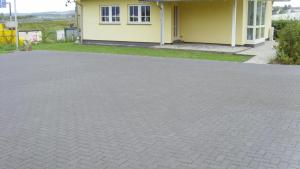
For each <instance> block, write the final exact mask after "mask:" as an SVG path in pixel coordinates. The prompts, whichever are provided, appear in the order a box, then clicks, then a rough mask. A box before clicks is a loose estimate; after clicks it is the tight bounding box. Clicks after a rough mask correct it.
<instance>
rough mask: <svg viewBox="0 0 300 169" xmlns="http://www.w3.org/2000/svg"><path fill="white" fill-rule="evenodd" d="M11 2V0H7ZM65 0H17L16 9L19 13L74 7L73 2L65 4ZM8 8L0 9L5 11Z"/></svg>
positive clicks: (71, 8)
mask: <svg viewBox="0 0 300 169" xmlns="http://www.w3.org/2000/svg"><path fill="white" fill-rule="evenodd" d="M7 2H13V0H7ZM65 4H66V0H17V11H18V12H20V13H33V12H49V11H68V10H73V9H74V4H72V5H69V6H68V7H66V6H65ZM6 11H8V9H6V10H4V9H0V13H1V12H6Z"/></svg>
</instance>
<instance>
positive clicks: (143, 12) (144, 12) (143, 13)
mask: <svg viewBox="0 0 300 169" xmlns="http://www.w3.org/2000/svg"><path fill="white" fill-rule="evenodd" d="M142 16H146V6H142Z"/></svg>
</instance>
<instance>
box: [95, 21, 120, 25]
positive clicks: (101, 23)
mask: <svg viewBox="0 0 300 169" xmlns="http://www.w3.org/2000/svg"><path fill="white" fill-rule="evenodd" d="M99 25H121V22H116V23H114V22H100V23H99Z"/></svg>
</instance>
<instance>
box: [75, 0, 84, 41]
mask: <svg viewBox="0 0 300 169" xmlns="http://www.w3.org/2000/svg"><path fill="white" fill-rule="evenodd" d="M75 3H76V8H77V12H76V17H77V23H78V22H79V21H78V20H79V17H78V6H79V7H80V44H82V43H83V5H82V4H81V3H79V2H78V1H75ZM77 26H79V24H77Z"/></svg>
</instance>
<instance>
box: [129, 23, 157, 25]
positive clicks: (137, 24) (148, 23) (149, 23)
mask: <svg viewBox="0 0 300 169" xmlns="http://www.w3.org/2000/svg"><path fill="white" fill-rule="evenodd" d="M127 25H152V23H150V22H149V23H143V22H128V23H127Z"/></svg>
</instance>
